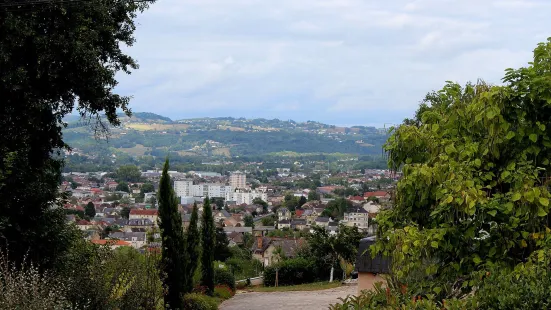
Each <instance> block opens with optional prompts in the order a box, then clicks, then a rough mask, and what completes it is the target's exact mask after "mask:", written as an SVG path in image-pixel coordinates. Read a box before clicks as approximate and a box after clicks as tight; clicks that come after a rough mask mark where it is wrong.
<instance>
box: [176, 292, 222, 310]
mask: <svg viewBox="0 0 551 310" xmlns="http://www.w3.org/2000/svg"><path fill="white" fill-rule="evenodd" d="M217 309H218V302H217V300H216V299H215V298H213V297H209V296H207V295H202V294H196V293H191V294H186V295H185V296H184V309H183V310H217Z"/></svg>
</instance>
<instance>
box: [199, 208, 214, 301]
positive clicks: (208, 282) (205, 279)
mask: <svg viewBox="0 0 551 310" xmlns="http://www.w3.org/2000/svg"><path fill="white" fill-rule="evenodd" d="M201 219H202V223H201V224H202V226H201V231H202V235H201V237H202V246H203V252H202V255H201V268H202V269H201V271H202V272H201V276H202V277H201V284H202V285H204V286H206V287H207V295H211V296H212V294H213V292H214V243H215V232H214V218H213V216H212V208H211V206H210V201H209V198H208V197H207V198H205V202H204V204H203V216H202V218H201Z"/></svg>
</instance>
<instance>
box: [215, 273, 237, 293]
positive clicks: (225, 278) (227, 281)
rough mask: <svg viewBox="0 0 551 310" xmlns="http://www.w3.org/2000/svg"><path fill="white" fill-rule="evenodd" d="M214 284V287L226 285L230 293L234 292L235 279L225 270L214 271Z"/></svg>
mask: <svg viewBox="0 0 551 310" xmlns="http://www.w3.org/2000/svg"><path fill="white" fill-rule="evenodd" d="M214 284H216V285H226V286H228V287H229V288H230V289H231V290H232V291H235V277H234V276H233V274H232V273H231V272H230V271H229V270H226V269H215V270H214Z"/></svg>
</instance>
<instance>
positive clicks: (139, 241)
mask: <svg viewBox="0 0 551 310" xmlns="http://www.w3.org/2000/svg"><path fill="white" fill-rule="evenodd" d="M109 239H118V240H122V241H126V242H129V243H130V245H131V246H132V247H133V248H135V249H141V248H142V247H143V246H144V245H145V244H146V242H147V234H146V233H145V232H114V233H112V234H110V235H109Z"/></svg>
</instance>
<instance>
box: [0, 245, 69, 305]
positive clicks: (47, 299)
mask: <svg viewBox="0 0 551 310" xmlns="http://www.w3.org/2000/svg"><path fill="white" fill-rule="evenodd" d="M66 291H67V287H66V286H65V283H64V282H63V281H59V280H58V279H56V278H54V277H53V276H52V275H50V274H48V273H44V274H41V273H40V272H39V270H38V268H37V267H36V266H34V265H32V264H26V263H24V264H23V266H21V267H20V268H16V266H15V264H13V263H11V262H9V261H8V258H7V257H6V256H5V255H4V253H0V309H29V310H33V309H69V308H70V303H69V302H68V301H67V299H66V298H65V296H64V294H65V293H66Z"/></svg>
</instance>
